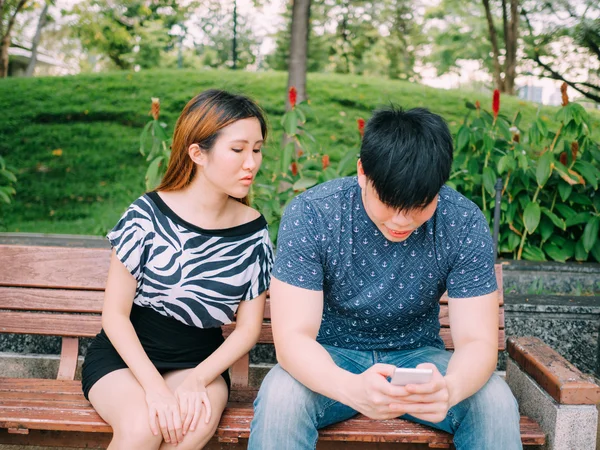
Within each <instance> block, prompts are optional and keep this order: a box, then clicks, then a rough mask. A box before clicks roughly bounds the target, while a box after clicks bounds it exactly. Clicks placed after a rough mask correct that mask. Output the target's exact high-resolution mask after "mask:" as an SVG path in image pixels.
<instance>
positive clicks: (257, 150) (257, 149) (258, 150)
mask: <svg viewBox="0 0 600 450" xmlns="http://www.w3.org/2000/svg"><path fill="white" fill-rule="evenodd" d="M261 150H262V149H260V148H255V149H254V153H260V152H261Z"/></svg>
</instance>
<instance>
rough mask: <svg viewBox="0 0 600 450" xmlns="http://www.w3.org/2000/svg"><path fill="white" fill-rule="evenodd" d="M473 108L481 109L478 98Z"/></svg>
mask: <svg viewBox="0 0 600 450" xmlns="http://www.w3.org/2000/svg"><path fill="white" fill-rule="evenodd" d="M475 108H477V111H479V110H480V109H481V103H479V100H477V101H476V102H475Z"/></svg>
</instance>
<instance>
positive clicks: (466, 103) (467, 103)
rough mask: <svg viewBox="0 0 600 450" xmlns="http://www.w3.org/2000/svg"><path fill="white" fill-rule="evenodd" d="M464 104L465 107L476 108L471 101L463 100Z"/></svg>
mask: <svg viewBox="0 0 600 450" xmlns="http://www.w3.org/2000/svg"><path fill="white" fill-rule="evenodd" d="M465 106H466V107H467V109H472V110H475V109H477V108H476V107H475V105H474V104H473V103H471V102H465Z"/></svg>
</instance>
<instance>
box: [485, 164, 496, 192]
mask: <svg viewBox="0 0 600 450" xmlns="http://www.w3.org/2000/svg"><path fill="white" fill-rule="evenodd" d="M495 183H496V173H495V172H494V171H493V170H492V169H491V168H490V167H485V168H484V169H483V186H484V187H485V190H486V191H487V192H488V194H490V195H494V193H495V192H496V191H495V188H494V184H495Z"/></svg>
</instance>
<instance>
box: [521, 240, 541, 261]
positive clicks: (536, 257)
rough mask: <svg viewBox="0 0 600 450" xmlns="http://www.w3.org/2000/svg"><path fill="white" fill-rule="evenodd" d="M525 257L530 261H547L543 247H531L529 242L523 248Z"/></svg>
mask: <svg viewBox="0 0 600 450" xmlns="http://www.w3.org/2000/svg"><path fill="white" fill-rule="evenodd" d="M523 258H525V259H527V260H528V261H546V256H545V255H544V252H543V251H542V250H541V249H539V248H537V247H531V246H529V245H527V244H525V247H524V248H523Z"/></svg>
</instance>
